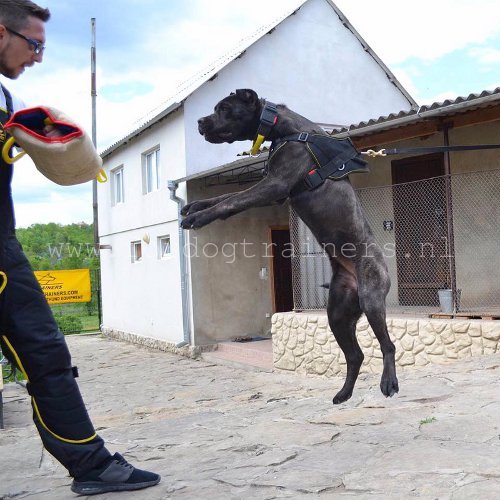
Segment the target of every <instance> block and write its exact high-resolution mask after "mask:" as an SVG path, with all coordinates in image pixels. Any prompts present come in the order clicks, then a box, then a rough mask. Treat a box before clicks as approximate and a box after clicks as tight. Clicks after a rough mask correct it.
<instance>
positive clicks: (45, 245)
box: [16, 222, 99, 271]
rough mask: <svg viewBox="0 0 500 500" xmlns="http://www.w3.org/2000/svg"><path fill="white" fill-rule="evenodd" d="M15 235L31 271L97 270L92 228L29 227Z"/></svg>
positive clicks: (88, 225)
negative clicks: (30, 266) (31, 268)
mask: <svg viewBox="0 0 500 500" xmlns="http://www.w3.org/2000/svg"><path fill="white" fill-rule="evenodd" d="M16 235H17V238H18V240H19V241H20V243H21V245H22V246H23V250H24V253H25V254H26V256H27V257H28V259H29V261H30V263H31V265H32V267H33V269H34V270H35V271H46V270H49V269H50V270H52V269H55V270H56V269H84V268H90V269H98V268H99V257H98V255H97V252H96V251H95V249H94V226H93V224H85V223H83V222H82V223H79V224H69V225H66V226H63V225H61V224H56V223H54V222H51V223H49V224H33V225H31V226H29V227H28V228H20V229H17V231H16Z"/></svg>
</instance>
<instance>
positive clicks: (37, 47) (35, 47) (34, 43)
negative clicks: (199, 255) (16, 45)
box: [5, 26, 45, 55]
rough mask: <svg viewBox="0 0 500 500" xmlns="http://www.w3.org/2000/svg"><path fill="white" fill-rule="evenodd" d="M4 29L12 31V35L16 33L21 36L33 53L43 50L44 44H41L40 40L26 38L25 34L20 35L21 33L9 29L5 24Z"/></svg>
mask: <svg viewBox="0 0 500 500" xmlns="http://www.w3.org/2000/svg"><path fill="white" fill-rule="evenodd" d="M5 29H6V30H7V31H8V32H9V33H12V34H13V35H16V36H18V37H20V38H23V39H24V40H26V41H27V42H28V45H29V46H30V48H31V50H32V51H33V52H34V53H35V54H37V55H38V54H40V53H42V52H43V51H44V50H45V46H44V45H43V43H42V42H39V41H38V40H33V38H28V37H27V36H24V35H21V33H18V32H17V31H14V30H11V29H10V28H8V27H7V26H5Z"/></svg>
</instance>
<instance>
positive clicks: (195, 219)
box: [181, 212, 211, 229]
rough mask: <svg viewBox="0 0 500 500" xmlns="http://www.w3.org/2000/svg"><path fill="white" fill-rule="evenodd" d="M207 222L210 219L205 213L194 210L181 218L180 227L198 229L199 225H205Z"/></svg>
mask: <svg viewBox="0 0 500 500" xmlns="http://www.w3.org/2000/svg"><path fill="white" fill-rule="evenodd" d="M209 222H211V220H210V219H209V218H208V217H207V216H206V215H205V214H202V213H200V212H196V213H194V214H191V215H187V216H186V217H185V218H184V219H182V222H181V227H182V229H199V228H200V227H203V226H206V225H207V224H208V223H209Z"/></svg>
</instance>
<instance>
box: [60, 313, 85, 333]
mask: <svg viewBox="0 0 500 500" xmlns="http://www.w3.org/2000/svg"><path fill="white" fill-rule="evenodd" d="M56 321H57V324H58V326H59V329H60V330H61V332H63V333H64V335H67V334H68V333H80V332H81V331H82V329H83V323H82V320H81V319H80V318H79V317H77V316H70V315H68V316H61V315H56Z"/></svg>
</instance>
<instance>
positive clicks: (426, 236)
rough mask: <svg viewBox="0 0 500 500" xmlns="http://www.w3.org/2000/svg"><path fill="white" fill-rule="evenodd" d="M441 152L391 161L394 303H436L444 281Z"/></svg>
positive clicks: (445, 254)
mask: <svg viewBox="0 0 500 500" xmlns="http://www.w3.org/2000/svg"><path fill="white" fill-rule="evenodd" d="M443 175H444V157H443V155H442V154H435V155H425V156H419V157H412V158H405V159H402V160H396V161H393V162H392V180H393V184H395V185H394V186H393V200H394V218H395V230H396V233H395V237H396V260H397V275H398V296H399V303H400V305H404V306H437V305H438V293H437V290H439V289H440V288H447V287H448V286H449V256H448V242H447V214H446V192H445V188H446V184H445V178H444V177H440V176H443Z"/></svg>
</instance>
